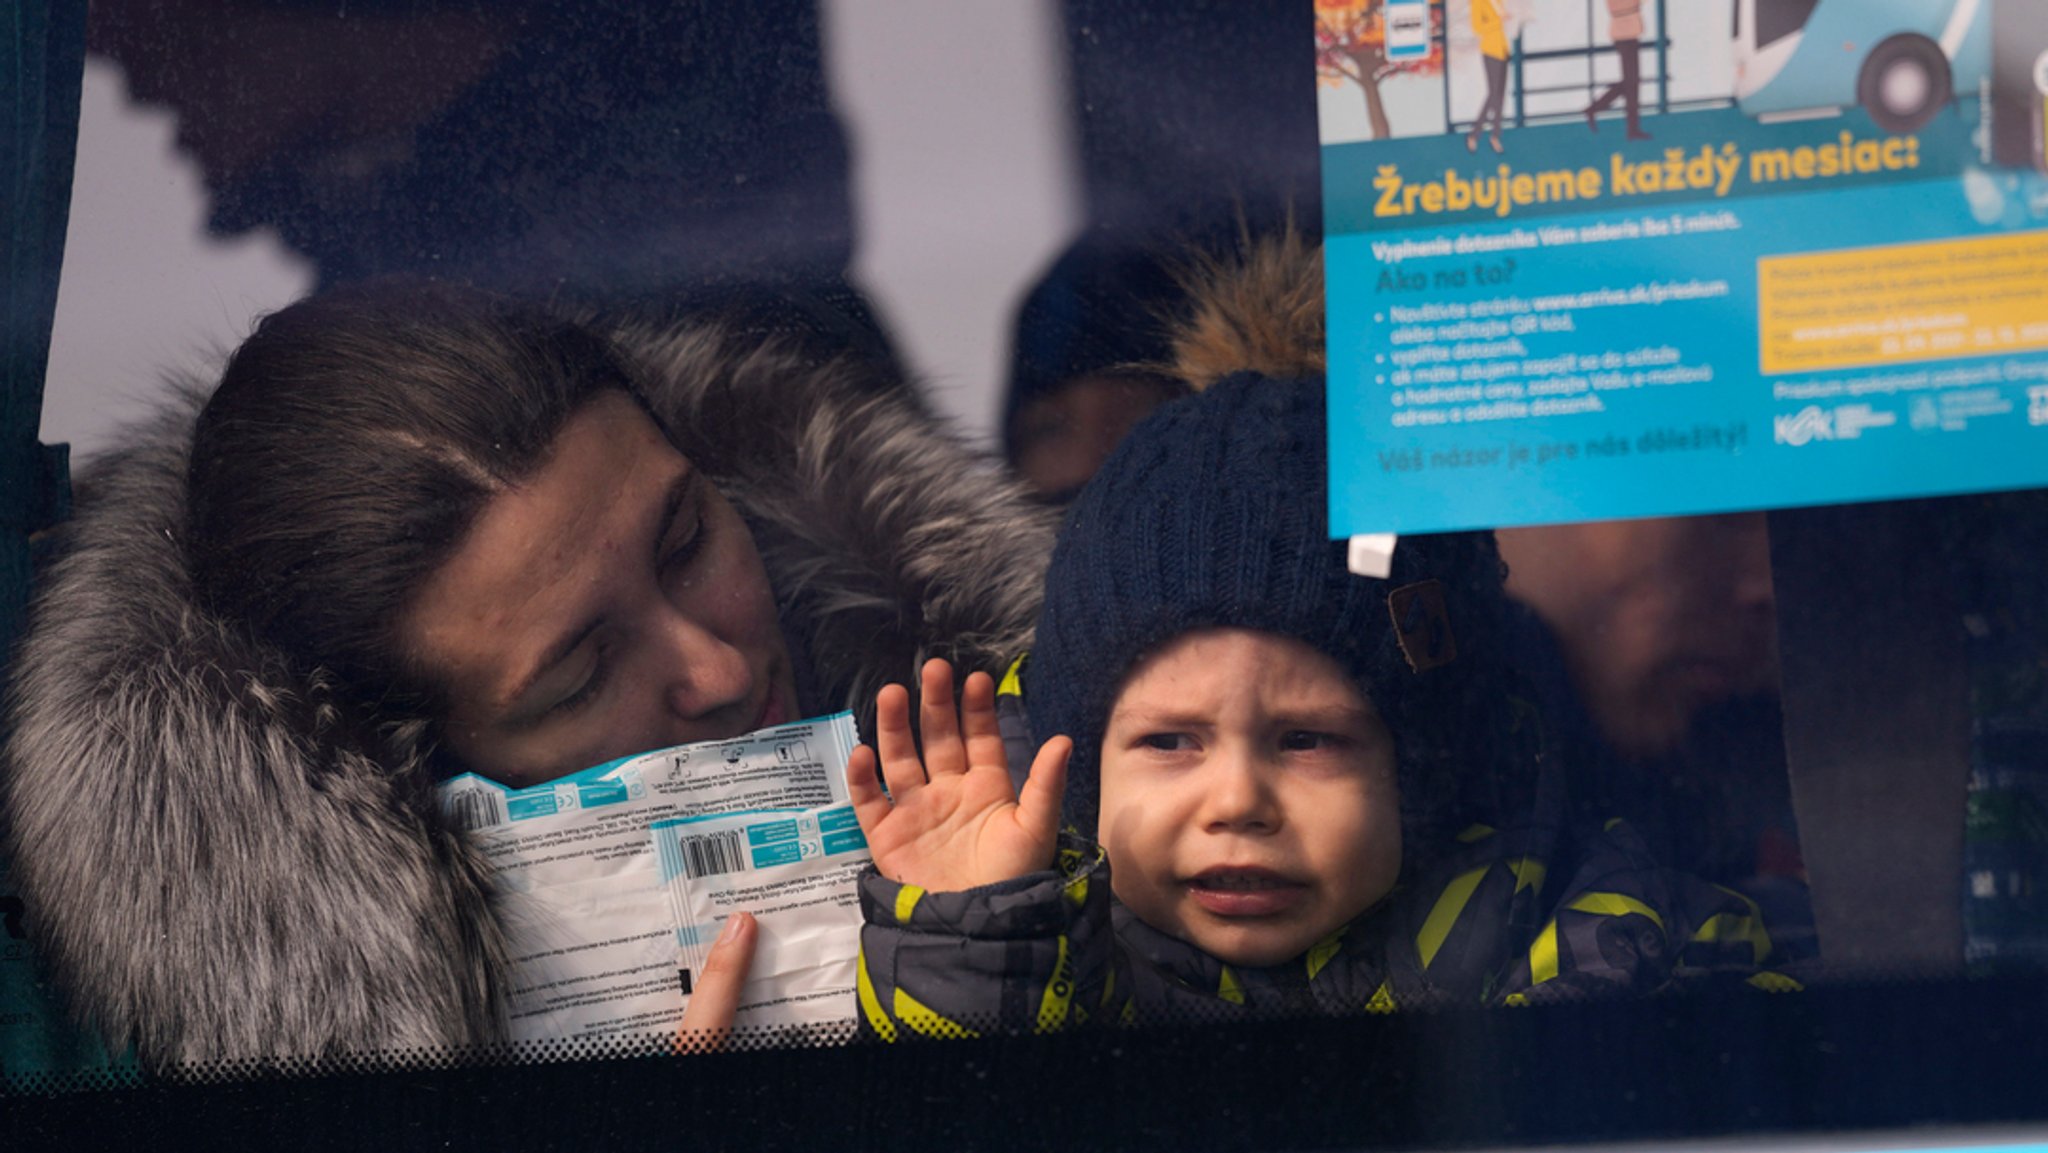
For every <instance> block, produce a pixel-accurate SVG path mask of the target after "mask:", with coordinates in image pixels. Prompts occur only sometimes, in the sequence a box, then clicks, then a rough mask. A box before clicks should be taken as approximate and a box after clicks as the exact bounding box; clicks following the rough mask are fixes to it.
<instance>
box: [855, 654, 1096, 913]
mask: <svg viewBox="0 0 2048 1153" xmlns="http://www.w3.org/2000/svg"><path fill="white" fill-rule="evenodd" d="M923 688H924V694H923V696H924V703H923V704H922V706H920V708H919V710H918V716H919V720H920V721H921V722H922V723H921V725H920V727H921V728H922V730H923V732H924V760H923V762H922V763H920V762H919V760H918V757H917V746H916V744H915V743H914V742H913V741H912V739H911V735H910V694H909V693H907V692H905V691H904V689H903V687H902V686H901V685H890V686H888V687H887V688H884V689H883V690H882V691H881V692H880V693H878V694H876V696H875V744H876V745H877V746H879V747H880V751H881V757H880V763H881V769H882V773H883V775H884V776H885V777H886V778H887V779H888V782H889V795H884V794H883V792H882V786H881V784H880V782H878V781H877V780H876V779H875V767H876V755H875V750H873V749H870V748H868V747H867V746H866V745H862V746H861V747H859V748H857V749H855V750H854V751H853V756H852V757H851V758H849V759H848V760H847V762H846V784H847V789H848V791H849V792H850V793H851V795H852V798H853V811H854V814H855V815H856V816H857V817H858V818H859V819H860V827H861V832H863V833H865V834H866V835H867V839H868V850H869V852H871V853H872V854H874V858H875V867H876V868H878V869H880V870H881V872H882V875H883V876H885V877H887V878H889V879H890V880H892V881H898V882H901V883H903V884H906V885H917V886H920V887H922V888H926V889H930V890H933V891H935V892H957V891H959V890H961V889H972V888H975V887H977V886H980V885H987V884H992V883H994V882H996V881H1007V880H1010V879H1012V878H1015V877H1021V876H1023V875H1025V874H1026V873H1032V872H1036V871H1038V870H1039V869H1044V868H1049V867H1050V866H1051V865H1052V859H1053V850H1054V848H1055V847H1056V845H1057V843H1058V839H1059V823H1060V796H1061V794H1062V793H1063V792H1064V791H1065V788H1066V777H1067V754H1068V753H1069V752H1071V751H1072V750H1073V743H1072V742H1071V741H1068V740H1067V739H1066V738H1065V737H1054V738H1053V739H1052V740H1050V741H1047V742H1046V743H1045V746H1044V747H1043V748H1041V749H1039V750H1038V756H1037V757H1036V758H1035V759H1034V760H1033V761H1032V762H1031V774H1030V776H1029V777H1028V778H1027V779H1026V780H1025V782H1024V792H1023V794H1022V796H1019V795H1018V794H1017V793H1015V792H1014V791H1013V790H1012V789H1011V787H1010V772H1009V768H1008V764H1007V761H1006V760H1005V758H1004V756H1003V737H1002V733H1001V732H1000V731H999V730H998V728H997V727H996V683H995V681H994V680H992V679H990V677H989V675H988V674H987V673H974V674H973V675H971V676H969V677H968V678H967V683H966V685H965V686H964V687H963V688H962V690H961V705H960V714H959V717H958V718H957V720H956V718H955V717H954V714H953V668H952V666H951V665H949V664H947V663H946V662H945V661H941V660H933V661H927V662H925V666H924V672H923ZM890 796H893V797H894V798H895V799H894V802H893V803H892V802H891V800H890Z"/></svg>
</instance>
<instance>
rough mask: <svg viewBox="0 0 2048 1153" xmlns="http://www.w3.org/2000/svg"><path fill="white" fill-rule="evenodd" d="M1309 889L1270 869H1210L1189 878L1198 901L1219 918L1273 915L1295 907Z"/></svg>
mask: <svg viewBox="0 0 2048 1153" xmlns="http://www.w3.org/2000/svg"><path fill="white" fill-rule="evenodd" d="M1307 891H1308V886H1306V885H1303V884H1302V883H1300V882H1299V881H1290V880H1288V879H1287V878H1286V877H1283V876H1281V875H1280V874H1278V873H1275V872H1271V871H1269V870H1266V869H1235V868H1220V869H1209V870H1206V871H1204V872H1202V873H1199V874H1197V875H1196V876H1194V877H1192V878H1190V879H1189V880H1188V892H1189V893H1190V894H1191V895H1193V897H1194V898H1195V903H1196V904H1197V905H1200V906H1201V907H1202V908H1203V909H1204V910H1206V911H1207V912H1209V913H1211V914H1213V915H1215V916H1218V917H1270V916H1272V915H1273V914H1275V913H1282V912H1285V911H1287V910H1288V909H1290V908H1292V907H1293V906H1294V903H1295V902H1296V901H1299V900H1300V899H1301V898H1302V895H1303V894H1304V893H1306V892H1307Z"/></svg>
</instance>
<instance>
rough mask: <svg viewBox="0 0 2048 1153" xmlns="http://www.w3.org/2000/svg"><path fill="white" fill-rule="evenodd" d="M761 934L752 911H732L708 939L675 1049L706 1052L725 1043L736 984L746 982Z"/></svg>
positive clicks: (735, 1000)
mask: <svg viewBox="0 0 2048 1153" xmlns="http://www.w3.org/2000/svg"><path fill="white" fill-rule="evenodd" d="M760 937H761V933H760V926H759V925H757V924H756V923H755V922H754V915H753V914H752V913H733V914H731V915H729V916H727V917H726V919H725V928H723V929H721V930H719V933H718V940H716V941H713V942H712V943H711V952H710V953H709V954H707V955H706V956H705V958H704V967H703V968H702V969H699V970H698V971H697V979H696V981H695V986H696V987H695V989H694V990H693V991H692V992H691V993H690V1003H689V1004H688V1005H687V1006H685V1007H684V1008H683V1023H682V1025H681V1026H680V1027H679V1028H678V1029H677V1031H676V1051H677V1052H679V1053H708V1052H711V1051H712V1050H714V1049H722V1048H724V1047H725V1040H726V1038H727V1037H728V1036H730V1035H731V1034H732V1018H733V1014H735V1013H737V1012H739V1007H740V988H741V986H743V985H745V984H746V983H747V970H748V969H750V968H752V967H753V965H754V944H755V942H757V941H759V940H760Z"/></svg>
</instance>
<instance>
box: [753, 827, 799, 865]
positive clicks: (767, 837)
mask: <svg viewBox="0 0 2048 1153" xmlns="http://www.w3.org/2000/svg"><path fill="white" fill-rule="evenodd" d="M796 838H797V828H796V822H795V821H764V822H762V823H761V824H758V825H748V826H747V843H748V844H749V845H778V844H781V843H782V842H784V841H794V840H796ZM756 856H757V857H758V856H759V854H756Z"/></svg>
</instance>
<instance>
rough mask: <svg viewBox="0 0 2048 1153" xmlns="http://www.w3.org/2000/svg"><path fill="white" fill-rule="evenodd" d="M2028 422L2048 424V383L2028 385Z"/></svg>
mask: <svg viewBox="0 0 2048 1153" xmlns="http://www.w3.org/2000/svg"><path fill="white" fill-rule="evenodd" d="M2027 423H2028V424H2048V384H2033V385H2028V386H2027Z"/></svg>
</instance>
